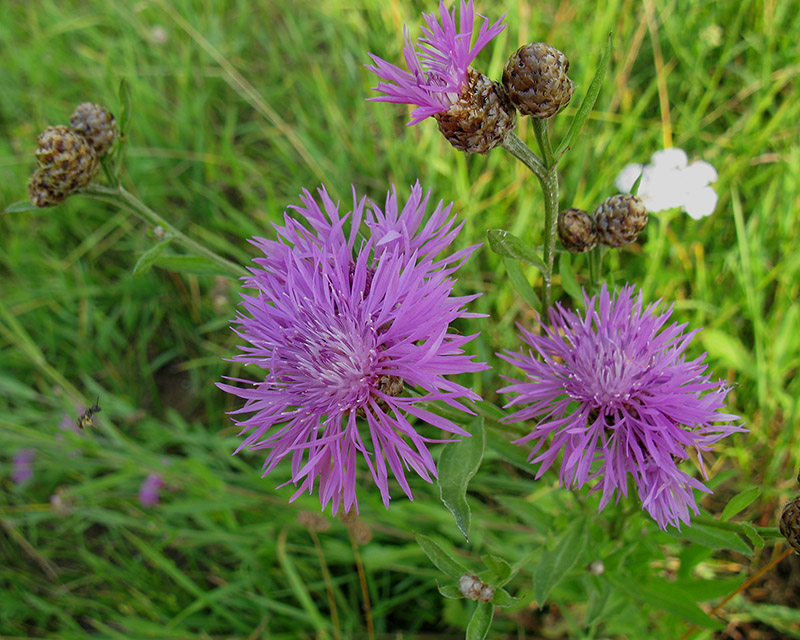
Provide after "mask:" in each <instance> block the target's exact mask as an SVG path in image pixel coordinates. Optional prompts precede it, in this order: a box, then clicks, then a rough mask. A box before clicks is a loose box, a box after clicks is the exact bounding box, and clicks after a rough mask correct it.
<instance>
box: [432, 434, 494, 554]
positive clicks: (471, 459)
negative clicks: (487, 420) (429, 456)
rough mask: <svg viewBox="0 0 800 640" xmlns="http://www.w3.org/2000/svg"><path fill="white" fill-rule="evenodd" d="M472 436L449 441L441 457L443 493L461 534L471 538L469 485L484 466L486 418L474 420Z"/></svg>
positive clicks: (441, 485)
mask: <svg viewBox="0 0 800 640" xmlns="http://www.w3.org/2000/svg"><path fill="white" fill-rule="evenodd" d="M471 431H472V437H471V438H464V439H463V440H461V442H452V443H450V444H448V445H447V446H446V447H445V448H444V451H442V455H441V457H440V458H439V466H438V472H439V497H440V498H441V500H442V503H443V504H444V506H445V507H447V508H448V509H449V510H450V513H452V514H453V517H454V518H455V520H456V526H457V527H458V529H459V531H461V534H462V535H463V536H464V537H465V538H466V539H467V540H469V527H470V520H471V511H470V508H469V504H468V503H467V486H468V484H469V481H470V480H471V479H472V476H474V475H475V472H477V471H478V469H479V468H480V466H481V462H482V461H483V452H484V450H485V449H486V428H485V426H484V424H483V420H482V419H481V420H478V421H476V422H475V423H474V427H473V429H472V430H471Z"/></svg>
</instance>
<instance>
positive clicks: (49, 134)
mask: <svg viewBox="0 0 800 640" xmlns="http://www.w3.org/2000/svg"><path fill="white" fill-rule="evenodd" d="M36 143H37V145H38V146H37V148H36V160H37V162H38V163H39V167H40V172H37V173H41V176H40V178H39V179H38V180H40V181H41V183H42V184H45V185H47V187H48V188H50V189H51V190H52V192H53V193H54V194H58V195H62V194H63V196H64V197H66V196H67V195H69V194H70V193H72V192H73V191H75V190H76V189H82V188H83V187H85V186H86V185H88V184H89V183H90V182H91V181H92V178H94V176H95V175H96V174H97V168H98V165H97V155H96V154H95V152H94V150H93V149H92V146H91V145H90V144H89V142H88V141H87V140H86V139H85V138H84V137H83V136H80V135H78V134H77V133H75V132H74V131H70V130H69V128H68V127H65V126H63V125H58V126H57V127H47V129H45V130H44V131H43V132H42V133H41V135H40V136H39V137H38V138H37V139H36ZM62 199H63V198H62Z"/></svg>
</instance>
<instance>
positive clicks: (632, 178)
mask: <svg viewBox="0 0 800 640" xmlns="http://www.w3.org/2000/svg"><path fill="white" fill-rule="evenodd" d="M643 168H644V167H643V166H642V165H640V164H626V165H625V167H624V168H623V169H622V171H620V172H619V175H618V176H617V179H616V180H614V186H615V187H616V188H617V189H619V190H620V192H621V193H629V192H630V190H631V187H633V183H634V182H636V180H637V178H638V177H639V175H640V174H641V173H642V169H643ZM640 186H641V185H640Z"/></svg>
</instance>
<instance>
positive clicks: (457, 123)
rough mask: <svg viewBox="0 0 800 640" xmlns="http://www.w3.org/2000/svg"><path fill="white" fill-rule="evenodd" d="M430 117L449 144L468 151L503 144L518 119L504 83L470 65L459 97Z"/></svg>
mask: <svg viewBox="0 0 800 640" xmlns="http://www.w3.org/2000/svg"><path fill="white" fill-rule="evenodd" d="M433 117H434V118H436V122H438V123H439V131H441V132H442V135H444V137H445V138H447V140H448V141H449V142H450V144H452V145H453V146H454V147H455V148H456V149H458V150H459V151H466V152H467V153H488V152H489V151H491V150H492V149H494V148H495V147H496V146H498V145H500V144H502V142H503V140H505V139H506V136H508V134H509V133H511V132H512V131H513V130H514V126H515V125H516V123H517V113H516V111H514V107H513V106H511V103H510V102H509V100H508V96H507V95H506V91H505V89H503V85H501V84H499V83H497V82H494V81H492V80H491V79H490V78H488V77H487V76H485V75H483V74H482V73H480V72H479V71H475V69H472V68H471V67H470V69H469V71H468V78H467V83H466V86H465V87H464V90H463V91H462V93H461V96H460V97H459V99H458V100H457V101H456V102H454V103H453V104H452V105H450V108H449V109H448V110H447V111H443V112H442V113H437V114H435V115H434V116H433Z"/></svg>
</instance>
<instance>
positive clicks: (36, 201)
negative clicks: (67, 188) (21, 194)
mask: <svg viewBox="0 0 800 640" xmlns="http://www.w3.org/2000/svg"><path fill="white" fill-rule="evenodd" d="M67 195H69V194H68V193H67V192H64V191H59V190H57V189H54V188H53V187H52V186H51V185H50V184H48V182H47V180H46V179H45V176H44V170H43V169H37V170H36V171H35V172H34V174H33V175H32V176H31V179H30V182H28V198H29V199H30V201H31V204H32V205H33V206H34V207H54V206H55V205H57V204H59V203H60V202H64V199H65V198H66V197H67Z"/></svg>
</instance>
